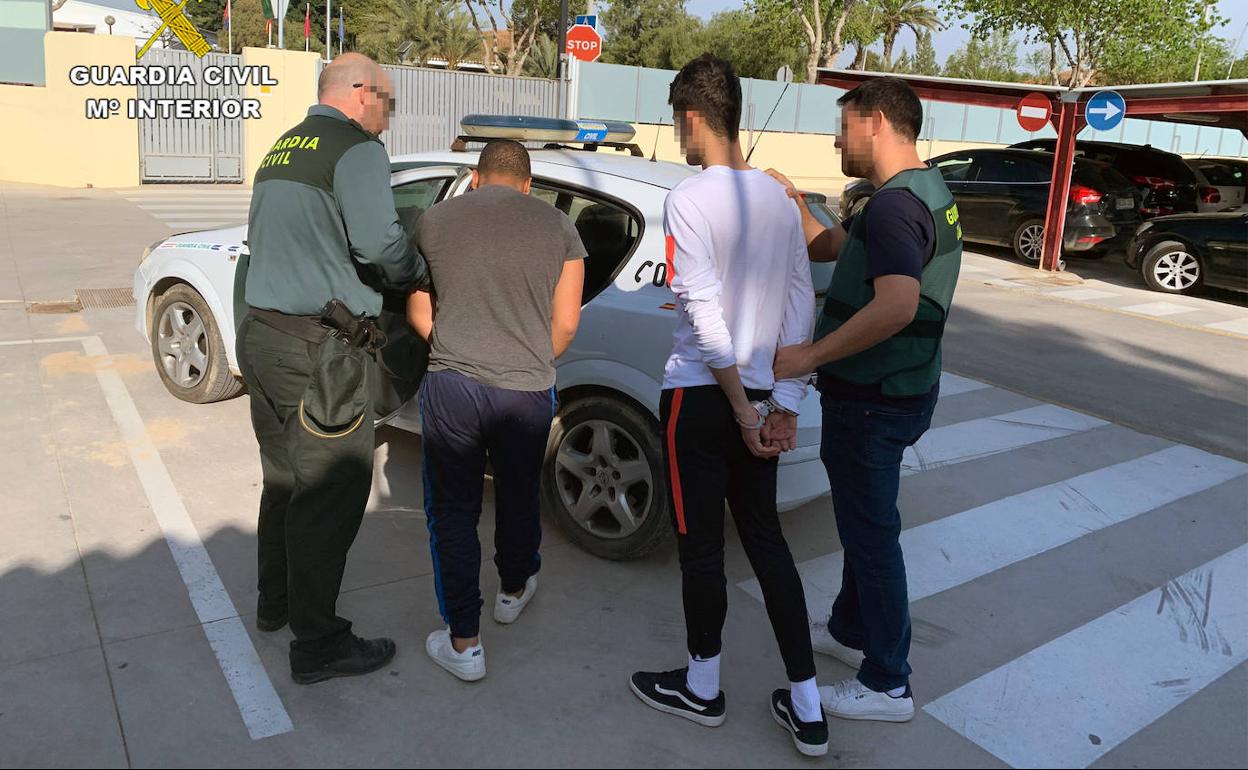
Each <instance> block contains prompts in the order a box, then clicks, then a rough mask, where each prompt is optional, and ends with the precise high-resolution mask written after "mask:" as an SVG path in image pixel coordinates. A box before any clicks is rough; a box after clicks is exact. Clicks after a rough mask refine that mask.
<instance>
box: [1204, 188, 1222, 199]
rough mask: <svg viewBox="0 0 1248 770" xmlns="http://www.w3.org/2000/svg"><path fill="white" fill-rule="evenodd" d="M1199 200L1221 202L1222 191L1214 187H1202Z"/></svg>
mask: <svg viewBox="0 0 1248 770" xmlns="http://www.w3.org/2000/svg"><path fill="white" fill-rule="evenodd" d="M1200 201H1201V203H1221V202H1222V193H1221V192H1219V191H1218V188H1216V187H1202V188H1200Z"/></svg>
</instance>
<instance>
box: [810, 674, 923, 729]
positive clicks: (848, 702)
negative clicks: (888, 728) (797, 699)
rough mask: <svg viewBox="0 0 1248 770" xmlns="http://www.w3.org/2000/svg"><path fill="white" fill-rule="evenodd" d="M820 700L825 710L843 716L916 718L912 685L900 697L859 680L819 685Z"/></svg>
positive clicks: (879, 719)
mask: <svg viewBox="0 0 1248 770" xmlns="http://www.w3.org/2000/svg"><path fill="white" fill-rule="evenodd" d="M819 702H820V703H821V704H822V705H823V713H825V714H827V715H828V716H830V717H839V718H841V719H861V720H870V721H875V722H909V721H910V720H911V719H914V695H913V693H911V692H910V687H909V686H907V687H906V692H905V694H904V695H902V696H901V697H899V698H893V697H891V696H890V695H889V694H888V693H886V692H876V691H875V690H872V689H870V688H868V687H867V686H866V685H864V684H863V683H862V682H859V681H858V680H857V679H846V680H845V681H843V682H837V683H836V684H832V685H827V686H825V687H820V688H819Z"/></svg>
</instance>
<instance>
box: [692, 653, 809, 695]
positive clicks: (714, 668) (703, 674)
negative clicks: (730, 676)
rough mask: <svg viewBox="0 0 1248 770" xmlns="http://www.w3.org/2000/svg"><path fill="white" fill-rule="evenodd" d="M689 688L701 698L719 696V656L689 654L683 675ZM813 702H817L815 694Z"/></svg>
mask: <svg viewBox="0 0 1248 770" xmlns="http://www.w3.org/2000/svg"><path fill="white" fill-rule="evenodd" d="M685 681H686V684H688V686H689V690H690V691H691V692H692V693H693V694H694V695H696V696H698V697H699V698H701V699H702V700H715V698H717V697H719V656H718V655H716V656H715V657H713V658H707V659H706V660H700V659H698V658H695V657H694V656H692V655H690V656H689V675H688V676H687V677H685ZM815 702H816V703H818V702H819V698H818V696H817V695H816V697H815Z"/></svg>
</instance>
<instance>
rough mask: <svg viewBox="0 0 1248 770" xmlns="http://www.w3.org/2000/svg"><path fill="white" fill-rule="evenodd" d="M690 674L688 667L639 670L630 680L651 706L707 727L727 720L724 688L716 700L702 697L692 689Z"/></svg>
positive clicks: (637, 692)
mask: <svg viewBox="0 0 1248 770" xmlns="http://www.w3.org/2000/svg"><path fill="white" fill-rule="evenodd" d="M688 676H689V669H687V668H681V669H677V670H676V671H664V672H662V673H657V672H649V671H638V672H637V673H635V674H633V675H632V677H631V678H630V679H629V680H628V686H629V688H631V689H632V691H633V694H634V695H636V696H637V697H638V698H640V699H641V702H642V703H644V704H646V705H647V706H649V707H650V708H652V709H656V710H658V711H662V712H663V713H664V714H672V715H673V716H678V717H684V718H685V719H688V720H689V721H690V722H697V723H698V724H700V725H705V726H706V727H719V726H720V725H722V724H723V723H724V693H723V691H722V690H721V691H720V693H719V695H717V696H715V699H714V700H703V699H702V698H699V697H698V696H697V695H694V694H693V692H692V691H691V690H690V689H689V683H688Z"/></svg>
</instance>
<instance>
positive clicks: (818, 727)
mask: <svg viewBox="0 0 1248 770" xmlns="http://www.w3.org/2000/svg"><path fill="white" fill-rule="evenodd" d="M771 715H772V716H774V717H775V718H776V721H777V722H779V723H780V726H781V727H783V728H784V729H786V730H788V731H789V732H790V733H791V734H792V735H793V745H794V746H796V747H797V750H798V751H800V752H802V753H803V754H805V755H806V756H808V757H822V756H823V755H824V754H827V753H828V720H827V718H826V717H824V716H823V714H820V715H819V721H818V722H800V721H798V719H797V715H796V714H794V713H793V700H792V694H791V693H790V692H789V691H788V690H776V691H775V692H773V693H772V694H771Z"/></svg>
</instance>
